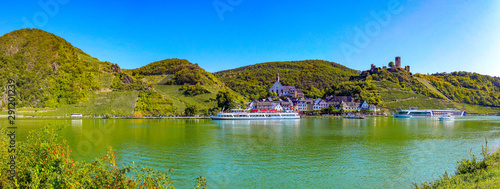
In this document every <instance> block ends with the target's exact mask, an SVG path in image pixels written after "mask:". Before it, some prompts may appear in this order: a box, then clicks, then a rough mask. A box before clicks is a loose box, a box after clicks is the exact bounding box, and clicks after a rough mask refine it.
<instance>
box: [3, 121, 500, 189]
mask: <svg viewBox="0 0 500 189" xmlns="http://www.w3.org/2000/svg"><path fill="white" fill-rule="evenodd" d="M1 123H2V125H6V124H7V122H6V120H2V121H1ZM48 124H50V125H51V126H52V127H56V126H57V125H61V128H62V130H61V134H62V135H63V137H64V138H65V139H66V140H68V143H69V145H70V147H71V149H72V151H73V157H74V158H76V159H78V160H82V161H91V160H93V159H95V158H97V157H100V156H104V155H105V153H106V151H107V147H108V146H112V147H113V148H114V149H115V151H116V154H115V155H116V156H117V160H118V163H119V164H121V163H129V164H131V163H132V162H134V163H135V164H136V165H145V166H147V167H150V168H155V169H159V170H168V169H169V168H173V169H174V171H172V172H171V173H170V177H171V178H172V179H174V180H176V182H175V186H176V187H177V188H194V185H195V179H196V177H198V176H200V175H203V176H205V177H206V178H207V181H208V184H209V185H210V188H409V187H411V184H412V183H413V182H416V183H421V182H426V181H433V180H434V179H436V178H438V177H439V176H440V175H442V174H443V173H444V172H445V171H447V172H448V173H454V171H455V168H456V166H457V161H459V160H461V159H464V158H470V155H469V152H471V149H472V154H475V155H476V156H480V152H481V146H482V145H484V144H485V138H487V139H488V144H489V146H490V147H491V148H494V149H497V146H498V145H500V132H499V131H500V117H462V118H456V119H455V120H454V121H439V120H438V119H437V118H411V119H395V118H392V117H372V118H369V119H366V120H349V119H342V118H337V119H321V118H307V119H301V120H281V121H274V120H268V121H211V120H206V119H200V120H196V119H108V120H106V119H82V120H75V119H22V120H18V121H17V122H16V125H17V126H18V127H19V128H18V138H20V140H21V141H22V140H23V138H25V137H26V135H27V134H28V132H29V131H30V130H33V129H37V128H41V127H43V126H44V125H48Z"/></svg>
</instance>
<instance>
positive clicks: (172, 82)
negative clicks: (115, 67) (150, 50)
mask: <svg viewBox="0 0 500 189" xmlns="http://www.w3.org/2000/svg"><path fill="white" fill-rule="evenodd" d="M123 71H124V73H127V74H128V75H131V76H132V77H133V78H135V79H137V80H141V81H143V82H144V83H145V85H147V86H148V87H150V88H152V90H154V91H155V93H157V94H158V95H161V96H162V97H163V98H165V99H168V103H167V102H165V103H164V105H161V106H165V105H167V106H173V107H175V108H170V109H169V110H170V111H165V110H164V111H163V112H162V111H160V112H156V114H157V113H162V114H183V113H184V112H183V111H184V110H185V109H186V108H187V107H188V106H196V107H197V108H198V110H199V112H200V113H202V114H209V113H208V111H209V109H211V108H214V107H215V106H217V102H216V95H217V94H218V92H219V90H220V89H226V90H229V91H230V93H232V94H233V95H234V96H235V97H236V98H235V99H234V100H235V101H237V103H238V104H240V105H243V106H244V105H245V104H246V101H248V100H247V99H246V98H245V97H243V96H241V95H240V94H238V93H236V92H234V91H232V90H231V89H229V88H227V87H226V86H225V85H224V83H223V82H221V81H219V79H218V78H217V77H215V76H214V75H213V74H212V73H209V72H207V71H205V70H204V69H203V68H200V67H199V66H198V64H192V63H190V62H189V61H188V60H185V59H166V60H162V61H157V62H153V63H151V64H148V65H146V66H143V67H141V68H137V69H132V70H123ZM148 106H157V105H153V104H149V105H148ZM143 107H147V106H143ZM157 107H158V108H160V106H157ZM136 111H137V112H138V113H140V114H151V113H154V111H153V112H152V111H151V110H147V109H140V107H138V108H136Z"/></svg>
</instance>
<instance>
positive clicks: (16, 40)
mask: <svg viewBox="0 0 500 189" xmlns="http://www.w3.org/2000/svg"><path fill="white" fill-rule="evenodd" d="M109 65H110V64H109V63H107V62H101V61H99V60H97V59H95V58H93V57H91V56H89V55H88V54H86V53H84V52H83V51H82V50H80V49H78V48H76V47H73V46H72V45H71V44H70V43H69V42H67V41H66V40H64V39H62V38H60V37H58V36H56V35H54V34H51V33H48V32H45V31H42V30H38V29H22V30H17V31H13V32H11V33H8V34H5V35H3V36H2V37H0V67H1V68H2V69H1V70H0V78H5V79H2V80H0V93H5V91H4V90H5V85H6V82H7V79H6V78H12V79H15V80H16V82H17V85H18V86H17V89H18V90H17V91H18V100H19V102H18V106H20V107H23V106H31V107H60V106H63V105H67V104H76V103H78V102H79V101H82V100H85V99H86V98H88V97H89V94H90V93H89V92H90V91H95V90H99V89H100V83H99V82H98V77H99V76H102V75H101V74H102V73H103V72H104V70H105V69H106V68H107V67H109ZM2 101H3V103H2V105H4V104H5V102H6V99H2Z"/></svg>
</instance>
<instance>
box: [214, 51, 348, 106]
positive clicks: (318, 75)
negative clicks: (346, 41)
mask: <svg viewBox="0 0 500 189" xmlns="http://www.w3.org/2000/svg"><path fill="white" fill-rule="evenodd" d="M277 72H279V76H280V82H281V83H282V84H283V85H292V86H295V87H296V88H298V89H302V91H303V92H304V93H305V94H306V95H309V96H313V95H317V96H321V95H319V94H318V93H321V92H320V90H322V89H325V88H327V87H330V86H332V85H333V84H336V83H339V82H343V81H348V80H349V78H350V77H351V76H356V75H357V74H358V72H357V71H356V70H353V69H350V68H347V67H345V66H343V65H340V64H337V63H334V62H328V61H324V60H303V61H288V62H268V63H261V64H255V65H250V66H245V67H240V68H236V69H231V70H225V71H220V72H216V73H215V75H216V76H217V77H219V78H220V79H221V80H222V81H223V82H224V83H225V84H226V85H227V86H228V87H229V88H231V89H233V90H234V91H238V92H239V93H241V94H242V95H244V96H246V97H248V98H250V99H260V98H264V97H267V95H268V91H269V88H270V87H271V86H272V85H273V84H274V82H275V81H276V73H277Z"/></svg>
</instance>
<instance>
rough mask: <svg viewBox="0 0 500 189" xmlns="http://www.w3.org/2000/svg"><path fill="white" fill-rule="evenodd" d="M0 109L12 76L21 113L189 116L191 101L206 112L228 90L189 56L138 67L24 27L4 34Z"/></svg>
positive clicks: (240, 99)
mask: <svg viewBox="0 0 500 189" xmlns="http://www.w3.org/2000/svg"><path fill="white" fill-rule="evenodd" d="M0 67H1V68H2V69H0V78H5V79H1V80H0V94H1V95H0V97H1V98H0V105H1V106H0V107H3V108H5V106H6V103H5V102H6V101H7V99H6V98H7V96H6V91H5V86H6V83H7V78H12V79H15V80H16V82H17V93H18V94H17V99H18V106H17V107H19V108H20V109H19V111H20V113H22V114H25V115H50V116H60V115H67V114H68V113H69V114H71V113H83V114H85V115H89V114H100V115H103V114H115V115H130V114H132V113H136V114H156V115H158V114H183V113H184V109H185V108H186V107H187V106H189V105H196V106H197V107H198V108H199V110H201V113H206V112H207V111H208V109H209V108H213V107H214V106H216V104H217V102H216V101H215V98H216V94H217V92H218V91H219V90H220V89H227V90H229V91H230V93H232V94H233V95H234V96H235V97H236V99H237V100H238V102H239V103H240V104H244V103H243V101H246V99H245V98H244V97H242V96H241V95H239V94H237V93H235V92H234V91H231V90H230V89H228V88H227V87H225V85H224V83H222V82H221V81H219V80H218V79H217V78H216V77H215V76H214V75H213V74H212V73H209V72H206V71H205V70H204V69H202V68H200V67H199V66H198V65H197V64H192V63H190V62H189V61H187V60H185V59H166V60H162V61H158V62H153V63H151V64H148V65H146V66H143V67H141V68H137V69H131V70H127V69H121V68H120V67H119V66H118V65H117V64H112V63H109V62H102V61H99V60H98V59H97V58H94V57H92V56H90V55H88V54H87V53H85V52H83V51H82V50H80V49H78V48H76V47H74V46H73V45H71V43H69V42H67V41H66V40H64V39H63V38H61V37H58V36H56V35H54V34H52V33H49V32H46V31H43V30H39V29H22V30H17V31H13V32H10V33H8V34H5V35H3V36H1V37H0Z"/></svg>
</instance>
